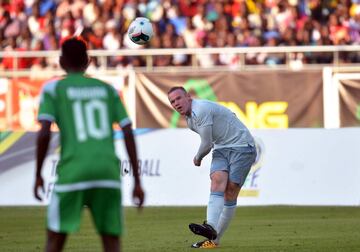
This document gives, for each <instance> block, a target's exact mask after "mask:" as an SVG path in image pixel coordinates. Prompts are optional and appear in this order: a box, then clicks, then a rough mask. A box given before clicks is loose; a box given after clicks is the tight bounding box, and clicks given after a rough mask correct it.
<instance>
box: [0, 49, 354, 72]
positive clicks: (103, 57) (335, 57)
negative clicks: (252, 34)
mask: <svg viewBox="0 0 360 252" xmlns="http://www.w3.org/2000/svg"><path fill="white" fill-rule="evenodd" d="M342 52H353V53H355V54H357V59H359V60H358V61H356V62H353V63H351V64H350V63H347V64H345V65H346V66H349V65H350V66H360V55H359V52H360V45H344V46H279V47H223V48H174V49H121V50H89V55H90V56H91V57H97V58H98V59H99V62H100V66H101V67H100V69H99V70H104V71H108V70H111V68H110V67H109V66H108V61H107V58H108V57H113V56H125V57H127V56H143V57H145V59H146V66H145V67H143V68H142V69H143V70H147V71H157V70H159V68H158V67H156V66H154V64H153V61H154V56H160V55H176V54H185V55H190V56H191V63H190V65H189V66H186V67H174V66H172V67H171V68H176V69H179V70H180V69H181V68H183V69H189V68H190V69H196V70H199V69H200V68H201V66H200V65H199V63H198V60H197V57H198V56H199V55H204V54H207V55H213V54H237V55H239V59H240V60H239V64H238V65H237V66H236V67H235V68H236V69H240V70H249V69H259V68H260V69H261V70H263V69H265V68H269V66H268V65H264V64H263V65H250V64H247V63H246V60H245V57H246V55H247V54H249V53H255V54H258V53H266V54H274V53H275V54H284V59H285V63H284V64H277V65H271V69H273V68H282V69H291V68H292V67H291V65H290V62H291V54H293V53H331V55H332V63H330V64H302V65H301V67H302V68H322V67H324V66H333V67H334V66H335V67H336V66H342V65H344V63H342V62H341V58H340V54H341V53H342ZM59 54H60V52H59V51H2V52H0V58H6V57H11V58H14V66H13V69H11V70H10V71H9V70H0V76H2V77H19V76H24V75H25V76H26V75H28V74H29V69H19V68H18V66H19V62H18V61H19V59H20V58H42V57H44V58H49V57H58V56H59ZM216 67H218V68H219V66H216ZM161 68H164V67H161ZM220 68H223V69H228V68H229V67H228V66H221V67H220ZM232 69H234V68H232ZM54 71H55V72H56V71H59V70H58V69H57V70H56V69H55V70H54Z"/></svg>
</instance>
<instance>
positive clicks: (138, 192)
mask: <svg viewBox="0 0 360 252" xmlns="http://www.w3.org/2000/svg"><path fill="white" fill-rule="evenodd" d="M122 129H123V132H124V139H125V145H126V150H127V152H128V155H129V158H130V162H131V165H132V167H133V176H134V190H133V199H134V202H135V204H136V205H137V206H138V207H139V208H141V207H142V205H143V203H144V197H145V196H144V191H143V189H142V187H141V183H140V175H139V165H138V158H137V153H136V147H135V139H134V134H133V132H132V127H131V124H128V125H126V126H124V127H123V128H122Z"/></svg>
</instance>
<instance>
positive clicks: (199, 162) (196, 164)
mask: <svg viewBox="0 0 360 252" xmlns="http://www.w3.org/2000/svg"><path fill="white" fill-rule="evenodd" d="M193 162H194V165H195V166H200V165H201V160H197V159H196V157H194V160H193Z"/></svg>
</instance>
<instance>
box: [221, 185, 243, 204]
mask: <svg viewBox="0 0 360 252" xmlns="http://www.w3.org/2000/svg"><path fill="white" fill-rule="evenodd" d="M239 192H240V187H239V186H238V185H237V184H234V183H229V184H228V185H227V187H226V190H225V194H224V197H225V200H235V199H237V197H238V194H239Z"/></svg>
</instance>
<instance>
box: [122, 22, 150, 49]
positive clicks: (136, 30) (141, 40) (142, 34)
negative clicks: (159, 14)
mask: <svg viewBox="0 0 360 252" xmlns="http://www.w3.org/2000/svg"><path fill="white" fill-rule="evenodd" d="M153 34H154V30H153V27H152V24H151V22H150V20H149V19H147V18H144V17H138V18H136V19H135V20H134V21H132V22H131V24H130V26H129V29H128V35H129V38H130V40H131V41H132V42H134V43H135V44H138V45H144V44H146V43H147V42H149V41H150V39H151V37H152V36H153Z"/></svg>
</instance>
